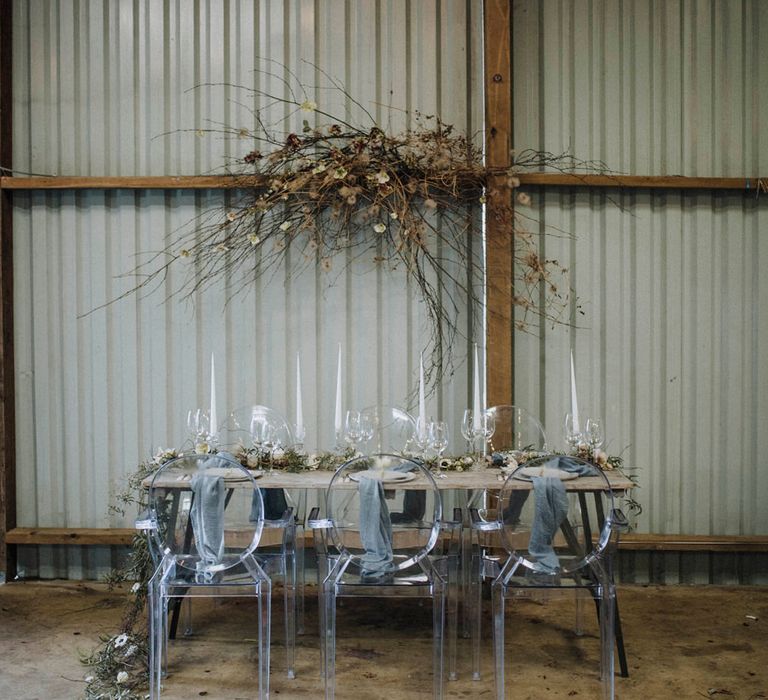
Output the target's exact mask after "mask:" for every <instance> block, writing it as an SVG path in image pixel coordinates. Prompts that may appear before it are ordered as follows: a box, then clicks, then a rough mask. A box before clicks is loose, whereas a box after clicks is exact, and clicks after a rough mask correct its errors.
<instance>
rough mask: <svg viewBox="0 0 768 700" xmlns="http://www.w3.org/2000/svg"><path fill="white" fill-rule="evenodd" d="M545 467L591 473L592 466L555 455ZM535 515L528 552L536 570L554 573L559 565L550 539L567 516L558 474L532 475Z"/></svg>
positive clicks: (592, 470)
mask: <svg viewBox="0 0 768 700" xmlns="http://www.w3.org/2000/svg"><path fill="white" fill-rule="evenodd" d="M541 466H542V467H546V468H548V469H560V470H562V471H566V472H570V473H572V474H578V475H579V476H591V475H593V474H594V473H595V468H594V467H590V466H588V465H586V464H582V463H581V462H579V461H578V460H575V459H572V458H570V457H564V456H563V457H554V458H553V459H550V460H548V461H547V462H544V463H542V464H541ZM531 481H532V482H533V495H534V516H533V523H532V524H531V538H530V542H529V544H528V553H529V555H530V558H531V560H532V561H533V562H534V564H535V565H536V569H537V570H538V571H539V572H541V573H545V574H555V573H557V571H558V569H559V568H560V560H559V559H558V558H557V554H555V549H554V547H553V546H552V542H553V540H554V538H555V535H556V534H557V531H558V529H559V528H560V525H561V524H562V522H563V520H565V518H566V517H567V515H568V496H567V494H566V492H565V484H563V482H562V480H561V479H559V478H558V477H551V476H534V477H533V478H532V479H531Z"/></svg>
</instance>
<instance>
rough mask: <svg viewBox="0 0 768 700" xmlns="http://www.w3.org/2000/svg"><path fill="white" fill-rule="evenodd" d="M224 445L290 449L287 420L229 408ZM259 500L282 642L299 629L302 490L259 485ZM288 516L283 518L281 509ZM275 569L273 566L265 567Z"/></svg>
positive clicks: (262, 409) (256, 408) (267, 411)
mask: <svg viewBox="0 0 768 700" xmlns="http://www.w3.org/2000/svg"><path fill="white" fill-rule="evenodd" d="M222 435H223V436H224V443H223V444H224V445H226V446H227V447H229V448H230V449H235V448H236V446H237V445H238V444H242V445H244V446H245V447H254V448H256V449H260V450H263V451H265V452H269V451H273V452H274V451H275V450H281V451H285V450H287V449H290V448H293V447H294V446H295V441H294V437H293V431H292V430H291V427H290V425H289V424H288V421H287V420H286V419H285V418H284V417H283V415H282V414H280V413H279V412H278V411H275V410H274V409H272V408H269V407H267V406H262V405H258V404H256V405H253V406H247V407H244V408H239V409H236V410H234V411H231V412H230V414H229V416H228V417H227V421H226V424H225V427H224V430H223V431H222ZM261 494H262V497H263V499H264V528H265V532H264V535H263V537H262V547H261V551H262V552H264V553H265V554H266V550H267V548H272V549H274V550H275V551H276V554H275V556H276V557H277V562H276V563H277V564H278V567H277V570H276V573H279V574H280V575H282V577H283V583H284V587H283V595H284V598H285V601H284V602H285V627H286V646H287V644H288V640H289V639H290V640H293V638H294V636H295V633H296V632H297V631H298V633H299V634H301V633H303V631H304V518H305V513H304V510H305V506H306V490H304V489H302V490H301V491H299V492H298V494H296V497H294V496H293V495H292V494H291V493H290V492H289V491H287V490H285V489H269V488H263V489H261ZM288 512H290V513H291V514H292V518H291V519H288V518H287V513H288ZM271 570H275V567H271ZM288 653H289V657H290V659H289V661H290V663H289V664H288V669H289V670H288V675H289V677H290V678H293V654H294V651H293V646H292V645H291V649H290V650H289V652H288Z"/></svg>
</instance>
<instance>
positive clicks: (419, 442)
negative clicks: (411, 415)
mask: <svg viewBox="0 0 768 700" xmlns="http://www.w3.org/2000/svg"><path fill="white" fill-rule="evenodd" d="M431 425H432V422H431V421H429V420H426V421H425V420H424V419H422V418H420V417H419V418H417V419H416V435H415V436H414V442H415V443H416V447H417V448H418V450H419V453H420V454H421V457H422V459H424V458H426V456H427V450H428V449H429V445H430V438H429V428H430V426H431Z"/></svg>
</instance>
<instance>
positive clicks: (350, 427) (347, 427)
mask: <svg viewBox="0 0 768 700" xmlns="http://www.w3.org/2000/svg"><path fill="white" fill-rule="evenodd" d="M361 438H362V429H361V425H360V411H347V416H346V420H345V422H344V439H345V440H346V441H347V442H348V443H349V444H350V446H351V447H352V449H353V450H355V452H357V443H358V442H360V440H361Z"/></svg>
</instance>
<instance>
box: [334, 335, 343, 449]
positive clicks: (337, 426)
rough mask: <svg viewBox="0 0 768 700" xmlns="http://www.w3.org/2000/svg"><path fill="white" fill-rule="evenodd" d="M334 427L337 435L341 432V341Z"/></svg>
mask: <svg viewBox="0 0 768 700" xmlns="http://www.w3.org/2000/svg"><path fill="white" fill-rule="evenodd" d="M333 427H334V428H335V429H336V434H337V435H338V434H339V433H341V343H339V364H338V369H337V370H336V415H335V417H334V423H333Z"/></svg>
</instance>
